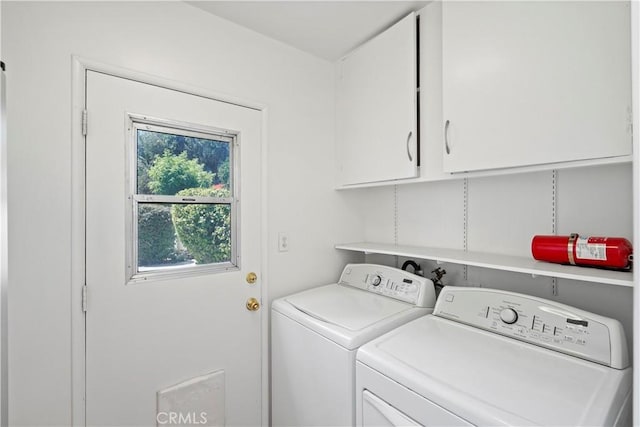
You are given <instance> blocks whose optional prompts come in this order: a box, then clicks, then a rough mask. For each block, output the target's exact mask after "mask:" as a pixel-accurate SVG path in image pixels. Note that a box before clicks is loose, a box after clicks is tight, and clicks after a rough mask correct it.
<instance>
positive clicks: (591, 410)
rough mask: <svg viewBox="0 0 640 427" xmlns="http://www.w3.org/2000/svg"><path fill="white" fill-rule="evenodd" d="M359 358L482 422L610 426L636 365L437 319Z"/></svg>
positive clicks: (420, 322)
mask: <svg viewBox="0 0 640 427" xmlns="http://www.w3.org/2000/svg"><path fill="white" fill-rule="evenodd" d="M357 357H358V360H359V361H360V362H362V363H364V364H366V365H368V366H370V367H372V368H373V369H375V370H377V371H379V372H381V373H382V374H384V375H385V376H387V377H389V378H391V379H392V380H394V381H396V382H399V383H401V384H403V385H404V386H405V387H407V388H409V389H411V390H413V391H415V392H417V393H418V394H420V395H422V396H424V397H425V398H427V399H429V400H431V401H432V402H434V403H436V404H438V405H440V406H442V407H443V408H445V409H447V410H449V411H450V412H452V413H454V414H456V415H458V416H460V417H462V418H464V419H465V420H466V421H468V422H470V423H472V424H476V425H611V424H613V423H614V422H615V416H616V414H617V411H618V410H619V409H620V406H621V405H622V403H623V401H624V400H625V399H626V398H628V395H629V393H630V391H631V379H632V377H631V369H630V368H627V369H624V370H618V369H613V368H609V367H606V366H603V365H600V364H596V363H592V362H588V361H585V360H582V359H579V358H576V357H573V356H568V355H565V354H562V353H558V352H555V351H552V350H548V349H544V348H541V347H538V346H535V345H532V344H528V343H524V342H520V341H517V340H514V339H511V338H506V337H503V336H500V335H496V334H493V333H490V332H485V331H482V330H479V329H476V328H473V327H470V326H466V325H461V324H458V323H455V322H452V321H450V320H446V319H441V318H438V317H435V316H425V317H422V318H420V319H417V320H415V321H413V322H411V323H408V324H406V325H403V326H401V327H399V328H398V329H396V330H394V331H391V332H390V333H388V334H386V335H384V336H382V337H380V338H378V339H376V340H373V341H372V342H370V343H368V344H366V345H364V346H363V347H362V348H361V349H360V350H359V351H358V356H357ZM374 392H375V390H374Z"/></svg>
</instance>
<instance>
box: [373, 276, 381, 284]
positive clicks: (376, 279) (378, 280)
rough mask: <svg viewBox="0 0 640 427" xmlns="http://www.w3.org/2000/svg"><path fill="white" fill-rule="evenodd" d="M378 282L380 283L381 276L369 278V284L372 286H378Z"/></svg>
mask: <svg viewBox="0 0 640 427" xmlns="http://www.w3.org/2000/svg"><path fill="white" fill-rule="evenodd" d="M380 283H382V277H380V276H377V275H376V276H373V277H372V278H371V284H372V285H373V286H378V285H380Z"/></svg>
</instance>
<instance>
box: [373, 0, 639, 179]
mask: <svg viewBox="0 0 640 427" xmlns="http://www.w3.org/2000/svg"><path fill="white" fill-rule="evenodd" d="M442 8H443V9H442V14H443V15H442V19H443V21H442V23H443V27H442V31H443V33H442V34H443V45H442V55H443V123H442V126H443V132H444V138H443V141H442V143H443V144H444V147H443V148H444V154H443V167H444V171H445V172H463V171H474V170H486V169H497V168H509V167H517V166H525V165H542V164H548V163H556V162H571V161H576V160H591V159H603V158H611V157H616V156H626V155H629V154H631V120H632V115H631V65H630V49H631V48H630V12H629V8H630V5H629V3H628V2H618V1H610V2H590V1H566V2H564V1H562V2H519V1H500V2H484V1H483V2H457V1H447V2H443V4H442ZM367 114H370V113H367ZM371 117H372V118H373V117H376V120H379V119H380V117H381V115H380V114H378V115H376V116H373V115H371Z"/></svg>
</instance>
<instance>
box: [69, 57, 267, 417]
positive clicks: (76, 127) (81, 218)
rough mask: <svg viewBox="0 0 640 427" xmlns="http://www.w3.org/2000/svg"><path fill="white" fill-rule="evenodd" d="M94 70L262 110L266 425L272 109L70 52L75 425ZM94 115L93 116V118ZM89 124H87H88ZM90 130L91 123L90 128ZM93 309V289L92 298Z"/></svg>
mask: <svg viewBox="0 0 640 427" xmlns="http://www.w3.org/2000/svg"><path fill="white" fill-rule="evenodd" d="M88 70H91V71H96V72H99V73H104V74H109V75H112V76H115V77H122V78H126V79H129V80H135V81H138V82H141V83H147V84H151V85H155V86H159V87H163V88H166V89H172V90H176V91H179V92H184V93H187V94H190V95H196V96H201V97H204V98H209V99H213V100H216V101H221V102H227V103H230V104H235V105H239V106H242V107H247V108H252V109H254V110H259V111H260V112H261V113H262V114H261V116H262V130H261V142H260V144H261V160H260V163H261V177H260V182H261V183H260V191H261V200H260V209H261V220H260V221H261V236H260V247H261V256H260V269H261V272H262V277H261V283H262V301H261V303H262V307H263V308H262V310H261V316H262V343H261V353H262V369H261V375H262V381H261V383H262V425H263V426H267V425H268V424H269V394H268V392H269V342H268V337H269V310H268V304H267V302H268V301H269V296H268V295H269V293H268V289H269V283H268V279H267V278H268V277H269V275H268V264H267V250H268V247H267V236H268V230H267V225H268V224H267V212H268V211H267V208H268V206H267V203H268V201H267V188H268V186H267V178H268V175H267V147H268V134H267V122H268V109H267V107H266V105H264V104H260V103H257V102H253V101H248V100H246V99H241V98H236V97H231V96H229V95H226V94H222V93H219V92H214V91H211V90H207V89H203V88H200V87H196V86H191V85H188V84H185V83H182V82H179V81H174V80H169V79H165V78H162V77H158V76H154V75H150V74H147V73H143V72H139V71H135V70H129V69H126V68H122V67H117V66H113V65H109V64H105V63H101V62H97V61H94V60H90V59H86V58H82V57H78V56H73V57H72V86H71V425H72V426H84V425H86V417H85V415H86V413H85V383H86V371H85V347H86V335H85V315H84V312H83V311H82V287H83V286H84V280H85V279H84V278H85V237H86V236H85V168H86V165H85V147H84V142H85V137H84V136H83V135H82V112H83V110H84V105H85V88H86V85H85V79H86V77H85V76H86V71H88ZM90 122H91V118H89V123H90ZM90 126H91V125H90V124H89V128H90ZM89 131H90V129H89ZM88 307H89V309H91V295H89V298H88Z"/></svg>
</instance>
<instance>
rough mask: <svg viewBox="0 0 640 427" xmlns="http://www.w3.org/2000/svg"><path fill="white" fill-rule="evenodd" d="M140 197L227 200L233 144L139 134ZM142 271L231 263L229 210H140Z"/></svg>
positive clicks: (161, 207) (224, 207)
mask: <svg viewBox="0 0 640 427" xmlns="http://www.w3.org/2000/svg"><path fill="white" fill-rule="evenodd" d="M137 144H138V161H137V184H136V187H137V192H138V194H154V195H176V196H200V197H229V196H230V190H229V188H230V179H229V144H228V143H225V142H221V141H214V140H208V139H200V138H193V137H186V136H180V135H173V134H167V133H162V132H152V131H146V130H144V131H143V130H139V131H138V141H137ZM138 206H139V209H138V265H140V266H156V265H163V264H166V265H171V264H176V263H180V262H184V261H189V260H193V261H195V262H196V263H197V264H209V263H216V262H224V261H229V260H230V259H231V223H230V222H231V208H230V205H228V204H203V203H194V204H178V203H175V204H171V205H168V204H166V205H159V204H158V205H155V204H139V205H138Z"/></svg>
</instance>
